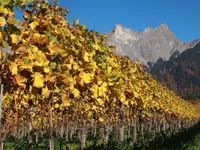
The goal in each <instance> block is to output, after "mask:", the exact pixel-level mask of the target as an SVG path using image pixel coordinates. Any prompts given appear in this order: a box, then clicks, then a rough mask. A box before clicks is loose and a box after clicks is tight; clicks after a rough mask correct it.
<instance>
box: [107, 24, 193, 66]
mask: <svg viewBox="0 0 200 150" xmlns="http://www.w3.org/2000/svg"><path fill="white" fill-rule="evenodd" d="M195 42H196V41H194V42H191V43H185V42H182V41H179V40H178V39H177V38H176V37H175V35H174V34H173V32H171V31H170V29H169V28H168V27H167V25H166V24H162V25H160V26H159V27H157V28H147V29H145V30H144V31H143V32H136V31H133V30H131V29H127V28H124V27H122V26H121V25H115V27H114V29H113V32H112V33H109V34H108V35H107V43H108V44H109V45H114V46H116V48H117V50H116V52H117V53H119V54H121V55H126V56H128V57H129V58H131V59H132V60H137V61H139V62H141V63H142V64H144V65H145V66H147V67H148V68H149V69H152V68H153V67H155V66H156V67H159V66H160V65H162V64H163V63H164V62H165V61H167V60H169V58H170V57H171V56H172V55H173V54H180V53H181V52H183V51H184V50H185V49H187V48H190V47H193V46H194V45H195Z"/></svg>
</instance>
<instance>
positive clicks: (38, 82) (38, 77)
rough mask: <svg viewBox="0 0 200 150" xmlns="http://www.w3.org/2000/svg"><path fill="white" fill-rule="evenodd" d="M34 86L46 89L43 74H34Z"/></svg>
mask: <svg viewBox="0 0 200 150" xmlns="http://www.w3.org/2000/svg"><path fill="white" fill-rule="evenodd" d="M33 86H35V87H37V88H42V87H44V76H43V75H42V74H41V73H39V72H35V73H34V82H33Z"/></svg>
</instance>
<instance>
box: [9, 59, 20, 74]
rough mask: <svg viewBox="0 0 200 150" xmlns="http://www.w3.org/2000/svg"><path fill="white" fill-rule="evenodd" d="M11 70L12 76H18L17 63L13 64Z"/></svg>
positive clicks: (10, 66)
mask: <svg viewBox="0 0 200 150" xmlns="http://www.w3.org/2000/svg"><path fill="white" fill-rule="evenodd" d="M9 70H10V72H11V73H12V75H14V74H17V73H18V69H17V64H16V63H15V62H11V63H10V65H9Z"/></svg>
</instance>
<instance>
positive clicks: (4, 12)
mask: <svg viewBox="0 0 200 150" xmlns="http://www.w3.org/2000/svg"><path fill="white" fill-rule="evenodd" d="M8 12H9V11H8V9H7V8H3V7H2V8H0V13H1V14H5V15H7V14H8Z"/></svg>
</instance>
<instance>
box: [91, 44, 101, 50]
mask: <svg viewBox="0 0 200 150" xmlns="http://www.w3.org/2000/svg"><path fill="white" fill-rule="evenodd" d="M92 47H93V48H94V49H95V50H99V49H100V46H99V45H98V44H93V45H92Z"/></svg>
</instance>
